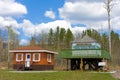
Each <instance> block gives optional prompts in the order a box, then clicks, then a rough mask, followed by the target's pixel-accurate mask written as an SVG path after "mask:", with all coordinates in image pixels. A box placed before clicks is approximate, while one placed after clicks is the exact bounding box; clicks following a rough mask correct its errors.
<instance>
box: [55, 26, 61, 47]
mask: <svg viewBox="0 0 120 80" xmlns="http://www.w3.org/2000/svg"><path fill="white" fill-rule="evenodd" d="M54 42H55V47H57V49H59V47H60V28H59V26H57V28H56V31H55V34H54Z"/></svg>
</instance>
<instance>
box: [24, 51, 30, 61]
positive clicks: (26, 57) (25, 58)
mask: <svg viewBox="0 0 120 80" xmlns="http://www.w3.org/2000/svg"><path fill="white" fill-rule="evenodd" d="M27 55H30V60H29V59H27ZM25 61H31V54H30V53H27V54H26V57H25Z"/></svg>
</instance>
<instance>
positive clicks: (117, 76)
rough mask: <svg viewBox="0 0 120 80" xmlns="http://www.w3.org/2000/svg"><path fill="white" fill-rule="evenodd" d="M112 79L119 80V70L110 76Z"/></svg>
mask: <svg viewBox="0 0 120 80" xmlns="http://www.w3.org/2000/svg"><path fill="white" fill-rule="evenodd" d="M112 76H113V77H115V78H118V79H120V70H118V71H116V72H115V73H113V74H112Z"/></svg>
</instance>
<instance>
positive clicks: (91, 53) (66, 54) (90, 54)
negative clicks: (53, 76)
mask: <svg viewBox="0 0 120 80" xmlns="http://www.w3.org/2000/svg"><path fill="white" fill-rule="evenodd" d="M60 55H61V57H62V58H106V59H110V55H109V53H108V52H107V51H105V50H100V49H94V50H92V49H91V50H90V49H89V50H85V49H81V50H61V52H60Z"/></svg>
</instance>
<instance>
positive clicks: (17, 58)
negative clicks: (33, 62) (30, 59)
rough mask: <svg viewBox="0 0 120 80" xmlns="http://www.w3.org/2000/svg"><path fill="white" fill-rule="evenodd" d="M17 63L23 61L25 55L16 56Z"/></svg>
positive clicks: (18, 54)
mask: <svg viewBox="0 0 120 80" xmlns="http://www.w3.org/2000/svg"><path fill="white" fill-rule="evenodd" d="M16 61H17V62H19V61H23V53H17V54H16Z"/></svg>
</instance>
